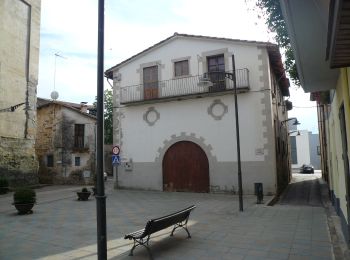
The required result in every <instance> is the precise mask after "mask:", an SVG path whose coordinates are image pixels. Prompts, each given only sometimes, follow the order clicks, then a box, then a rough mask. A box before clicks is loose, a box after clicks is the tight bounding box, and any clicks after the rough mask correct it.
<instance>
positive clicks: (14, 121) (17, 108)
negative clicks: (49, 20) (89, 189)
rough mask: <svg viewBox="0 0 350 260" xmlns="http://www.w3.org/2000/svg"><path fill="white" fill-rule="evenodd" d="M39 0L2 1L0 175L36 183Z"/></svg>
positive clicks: (13, 182)
mask: <svg viewBox="0 0 350 260" xmlns="http://www.w3.org/2000/svg"><path fill="white" fill-rule="evenodd" d="M40 5H41V2H40V0H1V1H0V39H1V40H0V53H1V55H0V122H1V123H0V176H4V177H7V178H8V179H9V181H10V184H11V185H16V184H21V183H36V182H37V181H38V175H37V172H38V163H37V160H36V156H35V148H34V145H35V132H36V108H35V105H36V88H37V82H38V64H39V42H40Z"/></svg>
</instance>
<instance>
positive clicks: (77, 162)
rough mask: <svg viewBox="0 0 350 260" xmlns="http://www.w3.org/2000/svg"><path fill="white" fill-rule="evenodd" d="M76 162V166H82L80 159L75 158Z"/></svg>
mask: <svg viewBox="0 0 350 260" xmlns="http://www.w3.org/2000/svg"><path fill="white" fill-rule="evenodd" d="M74 161H75V166H80V157H78V156H76V157H75V158H74Z"/></svg>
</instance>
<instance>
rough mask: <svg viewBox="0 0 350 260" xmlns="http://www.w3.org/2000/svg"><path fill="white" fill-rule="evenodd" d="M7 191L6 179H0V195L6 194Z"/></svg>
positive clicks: (7, 183)
mask: <svg viewBox="0 0 350 260" xmlns="http://www.w3.org/2000/svg"><path fill="white" fill-rule="evenodd" d="M8 190H9V182H8V180H7V179H6V178H0V194H6V193H7V192H8Z"/></svg>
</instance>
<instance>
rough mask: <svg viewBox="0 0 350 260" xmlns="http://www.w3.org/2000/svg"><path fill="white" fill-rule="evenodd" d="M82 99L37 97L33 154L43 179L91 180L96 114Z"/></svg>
mask: <svg viewBox="0 0 350 260" xmlns="http://www.w3.org/2000/svg"><path fill="white" fill-rule="evenodd" d="M88 112H89V111H88V106H87V105H86V104H85V103H81V104H75V103H69V102H62V101H51V100H47V99H42V98H38V105H37V126H38V129H37V139H36V145H35V150H36V155H37V157H38V160H39V178H40V182H42V183H57V184H59V183H75V184H78V183H80V184H84V183H92V182H93V176H94V172H95V139H96V138H95V136H96V117H95V116H94V115H91V114H89V113H88Z"/></svg>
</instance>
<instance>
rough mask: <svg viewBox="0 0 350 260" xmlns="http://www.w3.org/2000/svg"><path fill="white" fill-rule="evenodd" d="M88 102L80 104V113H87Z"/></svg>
mask: <svg viewBox="0 0 350 260" xmlns="http://www.w3.org/2000/svg"><path fill="white" fill-rule="evenodd" d="M87 107H88V106H87V102H80V111H81V112H83V113H87V112H88V110H87Z"/></svg>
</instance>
